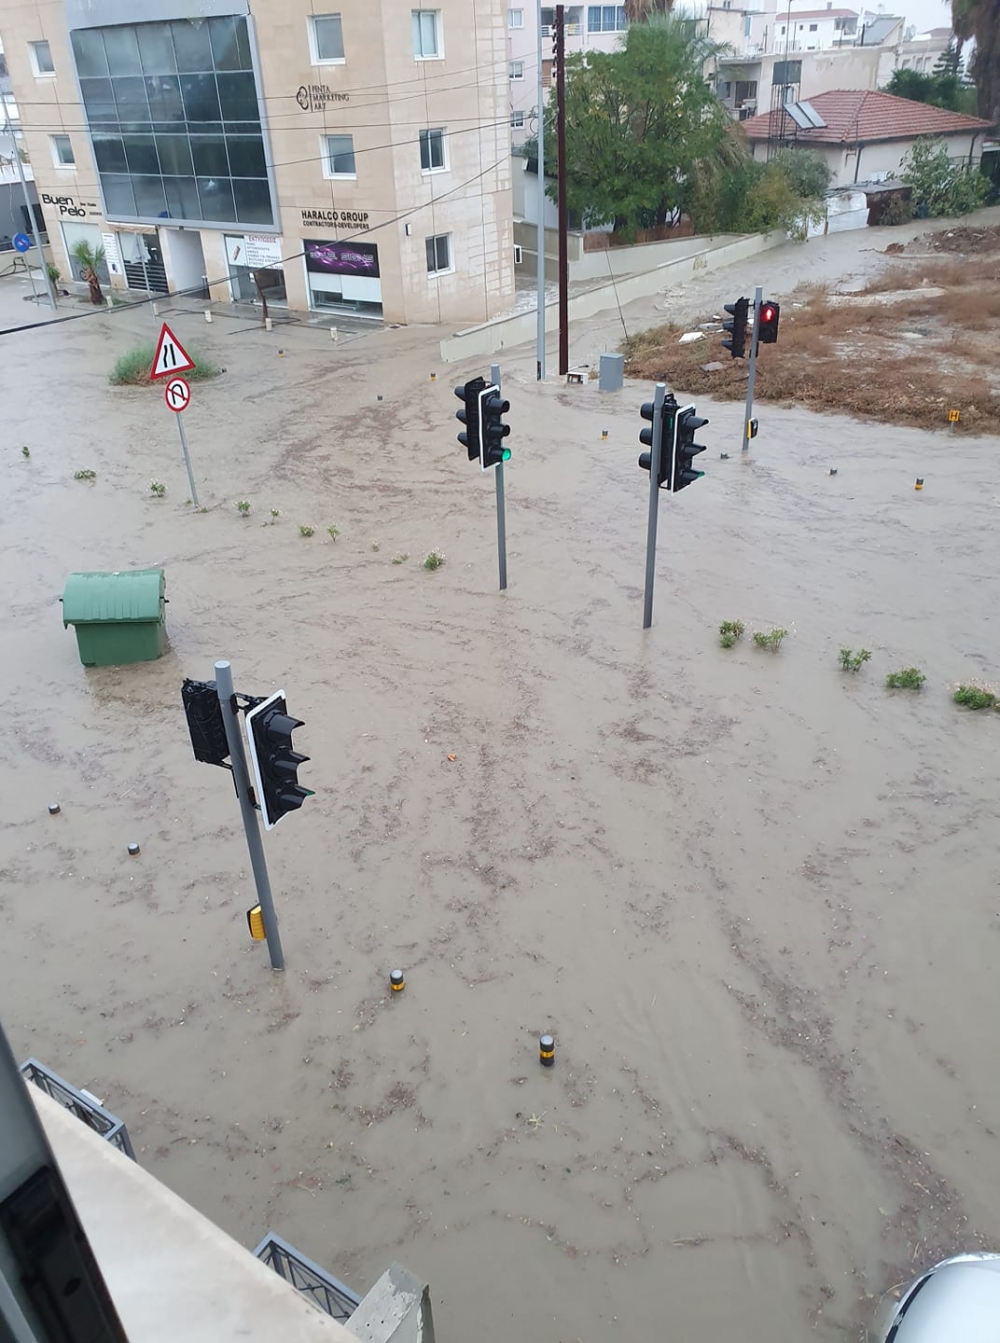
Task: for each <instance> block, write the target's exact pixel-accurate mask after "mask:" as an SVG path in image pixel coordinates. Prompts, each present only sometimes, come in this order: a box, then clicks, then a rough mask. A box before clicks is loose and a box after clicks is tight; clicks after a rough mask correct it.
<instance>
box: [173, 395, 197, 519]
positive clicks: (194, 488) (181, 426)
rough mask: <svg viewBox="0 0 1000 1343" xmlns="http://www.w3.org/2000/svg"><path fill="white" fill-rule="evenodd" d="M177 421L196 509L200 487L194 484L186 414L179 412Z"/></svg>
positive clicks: (192, 499)
mask: <svg viewBox="0 0 1000 1343" xmlns="http://www.w3.org/2000/svg"><path fill="white" fill-rule="evenodd" d="M176 419H177V432H178V433H179V434H180V436H181V451H182V452H183V454H184V465H185V466H186V467H187V473H188V484H189V485H190V486H191V502H192V503H193V504H194V506H195V508H198V507H199V504H198V487H197V485H195V483H194V472H193V471H192V470H191V454H190V453H189V452H188V443H187V435H186V434H185V432H184V412H183V411H178V412H177V415H176Z"/></svg>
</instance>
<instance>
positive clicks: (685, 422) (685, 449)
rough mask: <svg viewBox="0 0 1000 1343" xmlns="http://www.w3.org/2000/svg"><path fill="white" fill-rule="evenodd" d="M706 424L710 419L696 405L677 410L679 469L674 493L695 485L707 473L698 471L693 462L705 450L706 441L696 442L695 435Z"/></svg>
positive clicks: (675, 476)
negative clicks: (702, 415)
mask: <svg viewBox="0 0 1000 1343" xmlns="http://www.w3.org/2000/svg"><path fill="white" fill-rule="evenodd" d="M706 424H708V421H707V420H706V419H703V418H702V417H701V416H700V415H698V414H697V413H696V412H695V408H694V406H685V407H684V409H683V410H679V411H678V412H677V469H676V472H675V474H674V482H673V492H674V494H677V493H678V491H679V490H683V489H686V487H687V486H688V485H693V484H694V482H695V481H696V480H700V479H701V478H702V476H703V475H704V474H705V473H704V471H696V470H695V469H694V467H693V466H692V465H691V462H692V460H693V459H694V458H695V457H697V456H698V453H699V452H704V451H705V445H704V443H696V442H695V441H694V436H695V434H696V433H697V432H698V430H699V429H703V428H704V427H705V425H706Z"/></svg>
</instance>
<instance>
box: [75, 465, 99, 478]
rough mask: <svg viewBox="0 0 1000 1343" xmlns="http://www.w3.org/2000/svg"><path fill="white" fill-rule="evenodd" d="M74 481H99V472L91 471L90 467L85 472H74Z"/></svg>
mask: <svg viewBox="0 0 1000 1343" xmlns="http://www.w3.org/2000/svg"><path fill="white" fill-rule="evenodd" d="M73 479H74V480H96V479H97V472H96V471H91V469H90V468H89V467H87V468H86V469H85V470H83V471H74V472H73Z"/></svg>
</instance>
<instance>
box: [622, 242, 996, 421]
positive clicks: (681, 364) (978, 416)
mask: <svg viewBox="0 0 1000 1343" xmlns="http://www.w3.org/2000/svg"><path fill="white" fill-rule="evenodd" d="M883 232H884V231H883ZM889 248H891V249H892V250H891V251H888V250H887V252H886V263H885V266H884V268H883V270H882V273H881V274H880V275H877V276H876V277H875V278H873V279H870V280H869V281H868V282H867V283H866V284H864V286H863V287H861V288H860V289H858V288H856V287H853V286H852V287H851V288H850V289H849V291H848V292H847V293H846V294H842V291H841V288H840V286H826V285H822V286H817V285H804V286H802V287H801V288H800V289H799V290H797V291H795V292H793V293H792V294H791V295H790V297H789V299H787V300H786V301H785V302H784V303H783V305H782V312H781V321H780V325H779V336H778V343H777V344H776V345H766V346H764V345H762V346H761V347H760V354H759V360H758V368H757V382H756V388H755V398H756V400H757V401H759V402H761V403H764V402H776V403H778V404H782V405H793V404H794V405H805V406H809V407H810V408H811V409H813V410H823V411H829V410H834V411H843V412H847V413H850V414H853V415H858V416H861V417H864V418H865V419H871V420H880V421H883V422H886V423H890V424H907V425H913V426H915V427H918V428H925V429H935V428H940V427H941V426H942V425H943V424H945V423H947V416H948V411H949V410H951V409H957V410H959V412H960V415H961V419H960V421H959V424H958V428H957V432H959V433H965V434H982V433H995V432H996V428H997V425H998V424H1000V372H998V367H997V359H996V351H995V349H994V348H993V341H992V339H991V338H990V333H991V332H992V331H994V330H995V329H996V328H997V325H998V324H1000V227H996V226H994V227H983V228H977V229H973V228H955V229H952V230H941V231H937V232H932V233H928V234H925V235H922V236H920V237H918V238H916V239H914V240H913V241H912V242H910V243H908V244H905V245H904V244H901V243H892V244H889ZM959 253H962V255H961V256H959V255H958V254H959ZM966 253H967V254H966ZM831 296H833V298H834V302H833V303H831V301H830V298H831ZM875 296H877V297H878V299H879V300H888V299H890V298H891V300H892V301H891V302H890V301H877V302H873V301H872V300H873V298H874V297H875ZM713 316H720V314H718V313H717V312H716V313H714V314H713V313H712V312H706V313H705V314H704V318H705V319H706V321H707V323H708V325H707V328H706V329H707V338H706V339H705V340H699V341H695V342H693V343H691V344H686V345H681V344H679V343H678V342H679V339H680V337H681V336H682V335H683V334H684V331H685V330H689V329H690V326H682V325H677V324H674V323H672V324H669V325H666V326H661V327H657V328H654V329H652V330H648V331H644V332H643V333H642V334H641V335H637V336H634V337H632V339H630V340H629V341H627V342H626V343H625V345H624V346H623V349H624V350H625V353H626V358H627V365H626V368H627V372H628V373H629V375H630V376H632V377H638V378H648V379H652V380H654V381H666V382H667V383H668V384H669V385H671V386H673V385H680V386H683V387H684V389H685V391H686V392H687V393H699V394H707V395H709V396H716V397H726V396H729V397H734V398H737V399H739V400H742V399H743V398H744V397H745V395H746V376H747V366H746V362H745V361H744V360H738V359H737V360H734V359H732V358H731V357H730V355H729V353H728V351H726V350H724V349H722V347H721V339H722V333H720V331H719V327H718V323H716V324H715V325H714V326H713V325H712V324H711V319H712V317H713ZM718 363H721V364H722V367H721V368H720V367H714V366H713V365H717V364H718Z"/></svg>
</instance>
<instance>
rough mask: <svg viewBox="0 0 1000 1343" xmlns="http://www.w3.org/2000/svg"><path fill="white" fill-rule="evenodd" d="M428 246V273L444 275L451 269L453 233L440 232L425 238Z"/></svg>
mask: <svg viewBox="0 0 1000 1343" xmlns="http://www.w3.org/2000/svg"><path fill="white" fill-rule="evenodd" d="M425 242H426V246H427V274H428V275H444V274H445V272H446V271H450V270H451V234H450V233H438V234H436V235H435V236H434V237H433V238H427V239H426V240H425Z"/></svg>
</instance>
